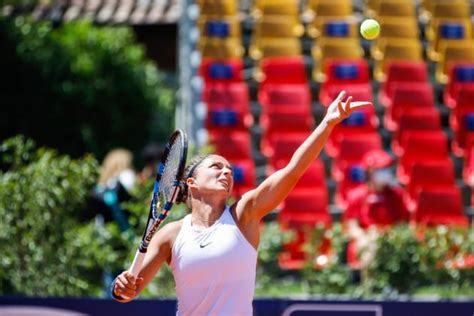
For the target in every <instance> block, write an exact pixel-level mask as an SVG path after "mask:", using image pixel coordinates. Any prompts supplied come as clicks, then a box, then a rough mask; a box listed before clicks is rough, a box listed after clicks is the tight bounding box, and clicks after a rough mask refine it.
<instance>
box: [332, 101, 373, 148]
mask: <svg viewBox="0 0 474 316" xmlns="http://www.w3.org/2000/svg"><path fill="white" fill-rule="evenodd" d="M377 123H378V121H377V116H376V114H375V108H374V107H373V106H367V107H364V108H362V109H360V110H358V111H355V112H353V113H352V114H351V115H350V116H349V117H348V118H346V119H345V120H344V121H342V122H341V123H340V124H338V125H337V126H335V127H334V129H333V131H332V133H331V135H330V136H329V139H328V141H327V143H326V146H325V151H326V154H327V155H328V156H329V157H336V156H338V155H339V151H340V144H341V140H342V139H343V138H344V136H345V135H347V134H359V135H360V137H364V136H363V135H364V134H367V133H369V134H370V133H374V132H375V131H376V127H377Z"/></svg>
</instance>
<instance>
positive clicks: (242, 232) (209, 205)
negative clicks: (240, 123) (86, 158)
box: [112, 91, 371, 315]
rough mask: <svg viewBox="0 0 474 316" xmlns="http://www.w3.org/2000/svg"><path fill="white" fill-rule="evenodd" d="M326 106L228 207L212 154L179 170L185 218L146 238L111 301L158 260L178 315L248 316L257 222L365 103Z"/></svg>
mask: <svg viewBox="0 0 474 316" xmlns="http://www.w3.org/2000/svg"><path fill="white" fill-rule="evenodd" d="M345 97H346V93H345V92H344V91H343V92H341V93H340V94H339V96H338V97H337V98H336V99H335V100H334V101H333V102H332V103H331V105H330V106H329V107H328V110H327V113H326V115H325V116H324V118H323V120H322V121H321V123H320V124H319V126H318V127H317V128H316V129H315V130H314V131H313V132H312V133H311V135H310V136H309V137H308V138H307V139H306V140H305V141H304V142H303V144H302V145H301V146H300V147H299V148H298V149H297V150H296V151H295V153H294V154H293V157H292V158H291V160H290V162H289V163H288V165H287V166H286V167H284V168H283V169H280V170H278V171H276V172H275V173H274V174H272V175H271V176H269V177H268V178H267V179H266V180H265V181H263V182H262V183H261V184H260V185H259V186H258V187H257V188H256V189H254V190H251V191H249V192H247V193H245V194H243V195H242V197H241V198H240V199H239V200H238V201H237V202H235V203H234V204H232V205H226V201H227V199H228V198H229V197H230V194H231V191H232V186H233V179H232V168H231V166H230V164H229V162H228V161H227V160H226V159H225V158H224V157H221V156H218V155H208V156H204V157H198V158H197V159H194V160H193V162H192V163H191V164H190V165H189V166H188V167H187V168H186V170H185V172H184V179H183V189H182V190H181V194H180V197H179V200H178V201H177V202H186V203H187V204H188V206H189V207H190V208H191V213H190V214H189V215H187V216H185V217H184V218H183V219H181V220H179V221H176V222H172V223H169V224H167V225H165V226H163V228H162V229H160V230H159V231H158V232H157V233H156V235H155V236H154V237H153V239H152V241H151V243H150V246H149V248H148V252H147V254H146V257H145V259H144V262H143V266H142V268H141V270H140V272H139V275H138V277H137V278H134V277H133V275H132V274H131V273H130V272H129V271H124V272H123V273H121V274H120V275H119V276H118V277H117V278H116V280H115V282H114V285H113V287H112V292H113V296H114V297H115V298H116V299H117V300H118V301H120V302H129V301H130V300H132V299H133V298H135V297H136V296H137V295H138V294H139V293H140V291H141V290H142V289H143V288H144V287H146V285H147V284H148V283H149V282H150V280H151V279H152V278H153V276H154V275H155V274H156V273H157V271H158V269H160V267H161V266H162V264H163V263H164V262H167V263H168V264H169V266H170V267H171V270H172V272H173V276H174V279H175V282H176V296H177V299H178V313H177V314H178V315H252V300H253V295H254V287H255V274H256V264H257V249H258V244H259V239H260V234H259V227H260V226H259V224H260V220H261V219H262V218H263V217H264V216H265V215H266V214H268V213H269V212H271V211H272V210H273V209H274V208H275V207H276V206H278V204H280V203H281V202H282V201H283V200H284V199H285V197H286V196H287V195H288V193H289V192H290V191H291V190H292V188H293V187H294V186H295V184H296V183H297V181H298V179H299V178H300V177H301V176H302V175H303V173H304V172H305V170H306V169H307V168H308V167H309V166H310V164H311V163H312V162H313V161H314V160H315V159H316V158H317V157H318V155H319V153H320V151H321V149H322V148H323V146H324V144H325V142H326V140H327V139H328V136H329V134H330V133H331V130H332V129H333V127H334V125H336V124H337V123H339V122H340V121H341V120H343V119H344V118H346V117H347V116H348V115H350V113H351V112H352V111H353V110H354V109H357V108H359V107H361V106H367V105H371V103H370V102H351V100H352V97H348V98H347V100H346V101H345V102H343V100H344V99H345Z"/></svg>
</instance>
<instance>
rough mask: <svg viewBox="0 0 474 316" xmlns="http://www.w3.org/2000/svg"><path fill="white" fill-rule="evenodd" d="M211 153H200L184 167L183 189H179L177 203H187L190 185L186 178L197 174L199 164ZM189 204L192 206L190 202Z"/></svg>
mask: <svg viewBox="0 0 474 316" xmlns="http://www.w3.org/2000/svg"><path fill="white" fill-rule="evenodd" d="M209 156H210V155H198V156H196V157H194V158H193V159H192V160H191V162H190V163H189V165H188V166H187V167H186V169H184V173H183V178H182V179H181V184H180V185H181V190H180V191H179V194H178V197H177V198H176V204H180V203H187V202H188V197H189V190H188V185H187V184H186V180H188V178H191V177H193V176H194V175H195V174H196V170H197V168H198V167H199V165H200V164H201V163H202V162H203V161H204V160H205V159H206V158H207V157H209ZM188 206H190V205H189V204H188Z"/></svg>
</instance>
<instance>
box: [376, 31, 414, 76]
mask: <svg viewBox="0 0 474 316" xmlns="http://www.w3.org/2000/svg"><path fill="white" fill-rule="evenodd" d="M379 47H380V55H378V56H374V59H375V67H374V78H375V79H376V80H378V81H384V80H385V70H386V65H387V64H388V63H390V62H392V61H394V60H409V61H423V47H422V45H421V42H420V41H419V40H418V39H410V38H408V39H407V38H384V39H380V46H379Z"/></svg>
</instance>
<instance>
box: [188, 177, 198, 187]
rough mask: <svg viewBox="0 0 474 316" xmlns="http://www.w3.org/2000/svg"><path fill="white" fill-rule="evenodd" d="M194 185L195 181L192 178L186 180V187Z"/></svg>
mask: <svg viewBox="0 0 474 316" xmlns="http://www.w3.org/2000/svg"><path fill="white" fill-rule="evenodd" d="M195 183H196V181H195V180H194V178H193V177H189V178H187V179H186V185H187V186H190V185H194V184H195Z"/></svg>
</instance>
